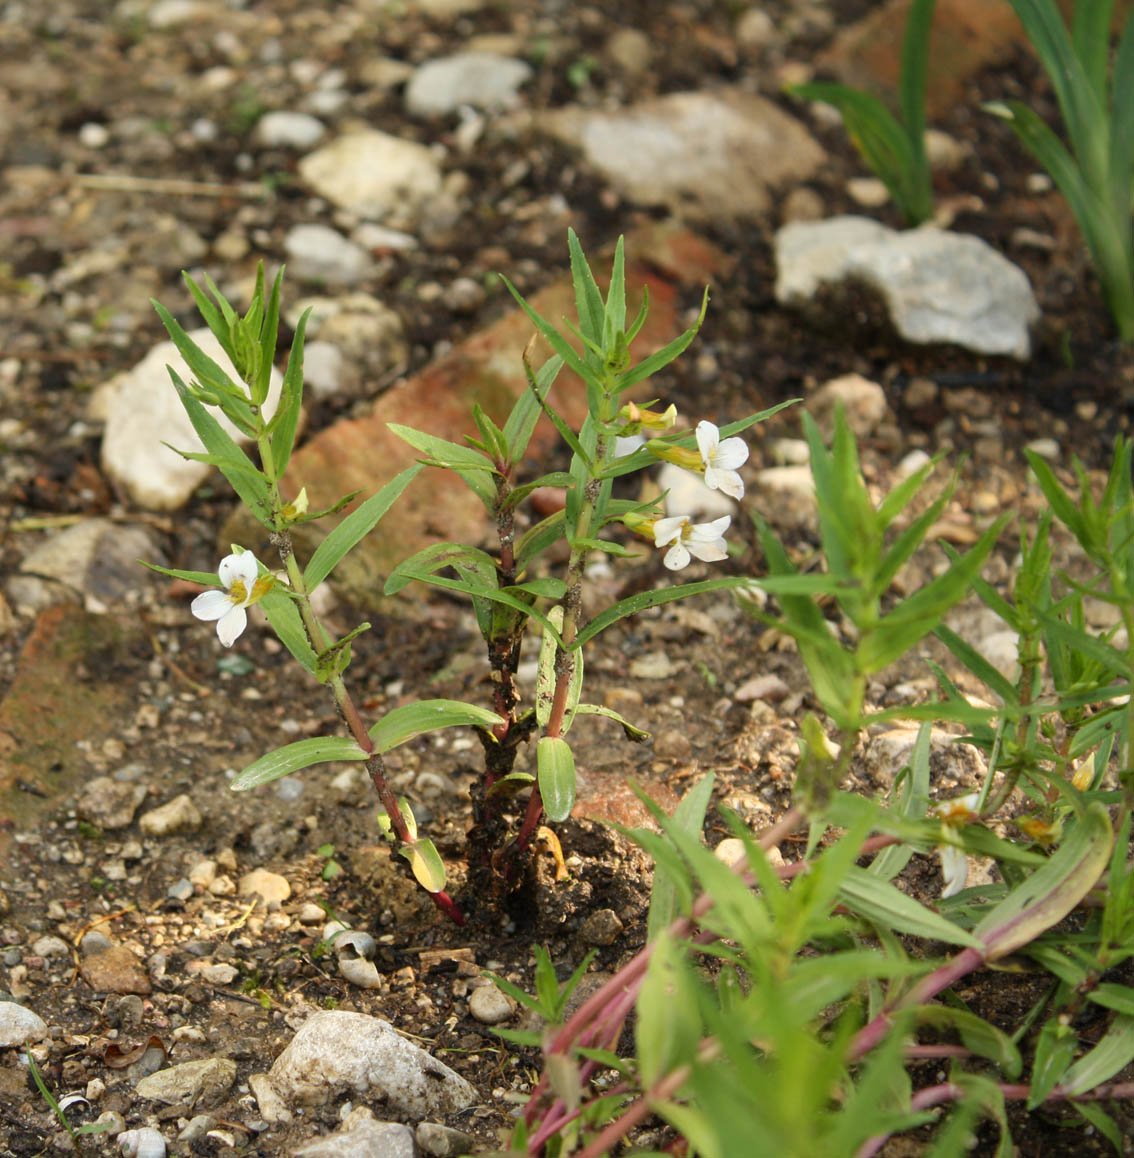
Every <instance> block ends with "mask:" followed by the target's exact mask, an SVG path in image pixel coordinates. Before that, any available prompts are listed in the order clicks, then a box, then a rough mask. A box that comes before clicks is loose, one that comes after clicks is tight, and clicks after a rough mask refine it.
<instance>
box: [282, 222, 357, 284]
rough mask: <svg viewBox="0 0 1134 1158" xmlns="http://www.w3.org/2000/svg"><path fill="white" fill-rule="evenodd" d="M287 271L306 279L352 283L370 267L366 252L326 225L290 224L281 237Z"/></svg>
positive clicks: (333, 282) (332, 282)
mask: <svg viewBox="0 0 1134 1158" xmlns="http://www.w3.org/2000/svg"><path fill="white" fill-rule="evenodd" d="M284 252H285V253H286V254H287V262H288V271H289V272H290V273H293V274H294V275H295V276H296V277H299V278H304V279H306V280H308V281H322V282H328V283H331V284H336V285H354V284H356V283H357V282H360V281H362V279H363V278H365V277H367V276H368V275H369V274H370V272H371V270H372V269H373V268H374V263H373V262H372V261H371V259H370V254H368V253H367V252H366V250H365V249H363V248H362V246H360V245H355V243H354V242H353V241H349V240H348V239H347V238H345V237H343V235H342V234H341V233H338V232H336V231H335V230H334V229H332V228H331V227H330V226H329V225H293V226H292V227H291V228H290V229H289V230H288V231H287V236H286V237H285V238H284Z"/></svg>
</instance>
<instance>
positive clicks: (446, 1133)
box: [414, 1122, 476, 1158]
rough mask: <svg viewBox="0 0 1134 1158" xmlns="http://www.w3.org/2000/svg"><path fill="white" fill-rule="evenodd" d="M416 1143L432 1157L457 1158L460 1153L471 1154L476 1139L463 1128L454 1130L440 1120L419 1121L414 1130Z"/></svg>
mask: <svg viewBox="0 0 1134 1158" xmlns="http://www.w3.org/2000/svg"><path fill="white" fill-rule="evenodd" d="M414 1138H415V1139H416V1140H417V1144H418V1145H419V1146H420V1147H421V1148H422V1150H424V1151H425V1153H426V1154H429V1155H431V1156H432V1158H458V1155H461V1154H471V1153H472V1152H473V1149H474V1147H475V1146H476V1139H475V1138H474V1137H473V1136H472V1135H471V1134H466V1133H465V1132H464V1130H454V1129H453V1127H452V1126H443V1125H441V1123H440V1122H419V1123H418V1127H417V1129H416V1130H415V1131H414Z"/></svg>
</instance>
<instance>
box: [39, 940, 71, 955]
mask: <svg viewBox="0 0 1134 1158" xmlns="http://www.w3.org/2000/svg"><path fill="white" fill-rule="evenodd" d="M31 951H32V952H33V953H34V954H35V955H36V956H37V957H70V956H71V946H70V945H68V944H67V942H66V941H64V940H63V939H62V938H61V937H55V936H52V935H48V936H46V937H37V938H36V939H35V940H34V941H33V942H32V946H31Z"/></svg>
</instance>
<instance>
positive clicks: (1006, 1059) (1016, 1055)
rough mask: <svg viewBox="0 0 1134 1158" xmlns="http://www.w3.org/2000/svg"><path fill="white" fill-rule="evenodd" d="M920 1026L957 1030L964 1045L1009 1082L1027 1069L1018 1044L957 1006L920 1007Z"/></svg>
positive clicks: (916, 1014)
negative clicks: (988, 1062)
mask: <svg viewBox="0 0 1134 1158" xmlns="http://www.w3.org/2000/svg"><path fill="white" fill-rule="evenodd" d="M914 1014H915V1016H916V1017H917V1021H918V1024H919V1025H929V1026H933V1027H934V1028H935V1029H938V1030H954V1031H955V1032H957V1033H958V1034H960V1037H961V1043H962V1044H963V1045H964V1047H965V1048H966V1049H968V1050H971V1051H972V1052H973V1053H975V1054H977V1055H978V1056H979V1057H986V1058H988V1059H989V1061H991V1062H993V1063H994V1064H995V1065H997V1066H999V1068H1000V1069H1001V1070H1002V1071H1003V1073H1004V1076H1005V1077H1006V1078H1008V1080H1009V1081H1013V1080H1015V1078H1016V1077H1017V1076H1018V1075H1019V1073H1020V1071H1021V1070H1022V1069H1023V1068H1024V1063H1023V1059H1022V1058H1021V1057H1020V1051H1019V1049H1018V1048H1017V1047H1016V1043H1015V1042H1014V1041H1013V1040H1012V1039H1011V1038H1010V1037H1009V1036H1008V1035H1007V1034H1006V1033H1005V1032H1004V1031H1003V1030H1000V1029H997V1028H996V1026H994V1025H992V1024H990V1023H989V1022H987V1021H985V1020H984V1018H983V1017H977V1015H976V1014H975V1013H972V1012H970V1011H969V1010H968V1009H962V1008H960V1007H958V1006H955V1005H920V1006H918V1007H917V1008H916V1009H915V1010H914Z"/></svg>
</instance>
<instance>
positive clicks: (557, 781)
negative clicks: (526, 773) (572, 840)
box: [536, 736, 575, 822]
mask: <svg viewBox="0 0 1134 1158" xmlns="http://www.w3.org/2000/svg"><path fill="white" fill-rule="evenodd" d="M536 767H537V769H538V772H539V794H540V796H541V797H542V799H543V809H544V811H545V812H546V813H547V817H548V819H549V820H552V821H556V822H558V821H561V820H566V819H567V817H568V816H570V815H571V809H572V808H574V807H575V756H574V754H573V753H572V751H571V747H570V745H569V744H568V743H567V741H566V740H564V739H562V738H561V737H560V736H541V737H540V739H539V742H538V744H537V745H536Z"/></svg>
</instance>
